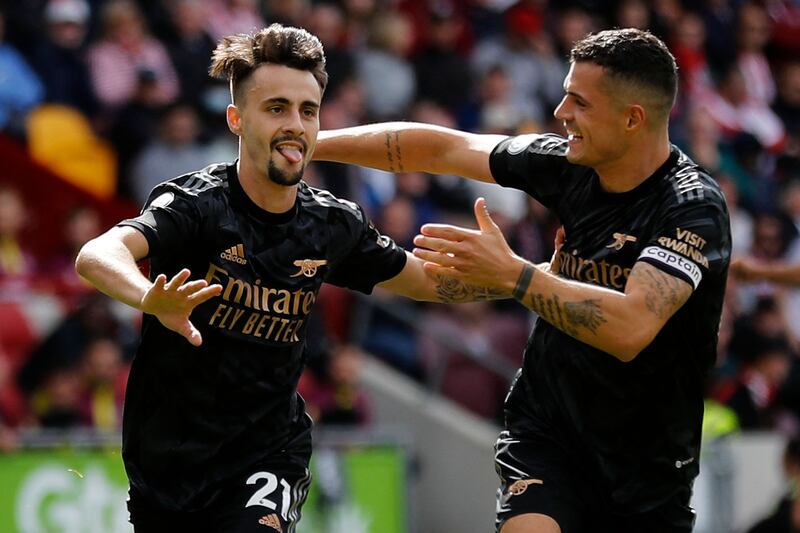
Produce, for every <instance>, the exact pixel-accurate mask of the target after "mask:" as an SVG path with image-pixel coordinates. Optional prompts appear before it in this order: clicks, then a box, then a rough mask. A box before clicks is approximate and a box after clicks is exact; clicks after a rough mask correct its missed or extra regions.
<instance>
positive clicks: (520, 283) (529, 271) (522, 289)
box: [511, 259, 536, 302]
mask: <svg viewBox="0 0 800 533" xmlns="http://www.w3.org/2000/svg"><path fill="white" fill-rule="evenodd" d="M535 271H536V267H535V266H534V265H532V264H531V263H529V262H528V261H525V260H524V259H520V260H519V269H518V270H517V277H516V280H515V282H514V285H513V287H512V288H511V296H512V297H513V298H514V299H515V300H517V301H520V302H521V301H522V300H524V299H525V296H526V295H527V294H528V289H529V288H530V286H531V282H532V281H533V276H534V273H535Z"/></svg>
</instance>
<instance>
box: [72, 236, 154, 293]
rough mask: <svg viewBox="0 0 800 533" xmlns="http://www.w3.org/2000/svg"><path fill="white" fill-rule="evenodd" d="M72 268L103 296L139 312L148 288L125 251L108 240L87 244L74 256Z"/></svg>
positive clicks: (147, 284)
mask: <svg viewBox="0 0 800 533" xmlns="http://www.w3.org/2000/svg"><path fill="white" fill-rule="evenodd" d="M75 269H76V270H77V272H78V274H80V276H81V277H82V278H84V279H85V280H87V281H88V282H89V283H91V284H92V285H94V286H95V287H96V288H97V289H98V290H100V291H101V292H103V293H104V294H107V295H108V296H111V297H112V298H114V299H116V300H119V301H121V302H123V303H125V304H128V305H130V306H131V307H134V308H136V309H141V302H142V297H143V296H144V294H145V293H146V292H147V290H148V289H149V288H150V286H151V285H152V283H151V282H150V280H148V279H147V278H146V277H145V276H144V275H143V274H142V273H141V272H140V271H139V267H138V266H137V264H136V260H135V259H134V257H133V255H132V254H131V252H130V251H129V250H128V248H126V247H125V246H124V245H123V244H122V243H120V242H116V241H113V240H111V239H102V240H101V239H95V240H93V241H89V242H88V243H87V244H86V245H85V246H84V247H83V248H82V249H81V251H80V253H79V254H78V258H77V260H76V261H75Z"/></svg>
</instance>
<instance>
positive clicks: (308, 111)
mask: <svg viewBox="0 0 800 533" xmlns="http://www.w3.org/2000/svg"><path fill="white" fill-rule="evenodd" d="M303 115H305V116H306V117H308V118H314V117H316V116H317V110H316V109H315V108H313V107H307V108H305V109H304V110H303Z"/></svg>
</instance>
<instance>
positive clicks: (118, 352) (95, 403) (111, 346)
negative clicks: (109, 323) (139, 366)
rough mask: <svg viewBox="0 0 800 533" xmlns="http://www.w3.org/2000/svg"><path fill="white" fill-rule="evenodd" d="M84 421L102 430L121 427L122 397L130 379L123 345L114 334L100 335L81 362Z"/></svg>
mask: <svg viewBox="0 0 800 533" xmlns="http://www.w3.org/2000/svg"><path fill="white" fill-rule="evenodd" d="M78 370H79V372H80V379H81V381H82V385H83V386H82V394H81V398H80V400H79V401H80V408H81V415H82V420H83V424H84V425H86V426H89V427H92V428H95V429H97V430H101V431H117V430H119V429H120V428H121V427H122V400H123V398H124V397H125V384H126V382H127V379H128V373H127V366H126V364H125V361H124V358H123V354H122V349H121V347H120V345H119V343H118V342H117V340H116V339H114V338H113V337H97V338H95V339H93V340H92V341H91V342H89V344H88V345H87V346H86V349H85V350H84V352H83V355H82V357H81V361H80V363H79V368H78Z"/></svg>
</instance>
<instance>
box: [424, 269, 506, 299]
mask: <svg viewBox="0 0 800 533" xmlns="http://www.w3.org/2000/svg"><path fill="white" fill-rule="evenodd" d="M436 294H437V295H438V297H439V300H440V301H442V302H444V303H459V302H461V303H463V302H480V301H485V300H499V299H501V298H507V297H508V295H507V294H504V293H503V291H501V290H500V289H496V288H493V287H479V286H477V285H468V284H466V283H464V282H463V281H461V280H458V279H455V278H449V277H446V276H442V275H439V276H436Z"/></svg>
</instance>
